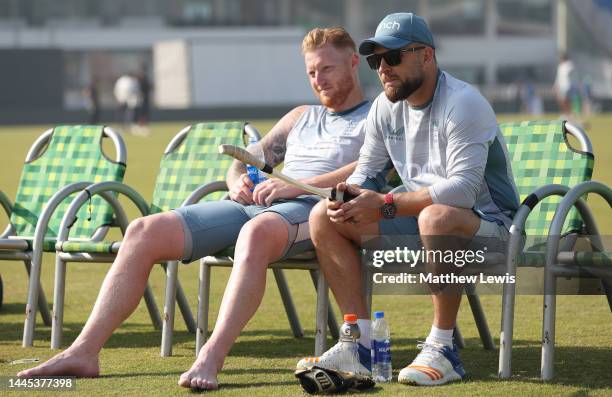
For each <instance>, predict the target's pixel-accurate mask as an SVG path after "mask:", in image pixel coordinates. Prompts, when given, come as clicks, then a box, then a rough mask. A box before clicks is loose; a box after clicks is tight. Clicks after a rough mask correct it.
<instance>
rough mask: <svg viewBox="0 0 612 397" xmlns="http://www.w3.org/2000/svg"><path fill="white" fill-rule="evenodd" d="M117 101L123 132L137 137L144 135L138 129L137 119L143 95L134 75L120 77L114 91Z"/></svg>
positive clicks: (128, 74)
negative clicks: (136, 126)
mask: <svg viewBox="0 0 612 397" xmlns="http://www.w3.org/2000/svg"><path fill="white" fill-rule="evenodd" d="M113 93H114V94H115V99H116V100H117V102H118V104H119V117H120V120H121V123H122V124H123V130H124V131H125V132H128V133H132V134H135V135H142V133H141V131H140V130H139V129H138V128H135V125H136V124H137V120H136V118H137V117H138V114H137V109H138V107H139V106H140V104H141V103H142V94H141V92H140V87H139V83H138V79H137V78H136V75H135V74H134V73H127V74H124V75H123V76H121V77H119V78H118V79H117V81H116V82H115V87H114V89H113Z"/></svg>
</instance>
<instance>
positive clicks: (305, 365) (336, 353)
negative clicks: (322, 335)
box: [296, 341, 372, 378]
mask: <svg viewBox="0 0 612 397" xmlns="http://www.w3.org/2000/svg"><path fill="white" fill-rule="evenodd" d="M357 346H358V349H357V356H358V357H355V350H354V348H355V344H354V343H351V342H342V341H340V342H338V343H336V345H335V346H333V347H332V348H331V349H329V350H328V351H326V352H325V353H323V354H322V355H321V356H319V357H306V358H303V359H301V360H300V361H299V362H298V363H297V366H296V372H297V371H303V370H308V369H312V368H315V367H316V368H321V369H326V370H330V371H335V372H337V373H339V374H340V375H341V376H344V377H349V376H357V377H363V378H371V377H372V357H371V352H370V349H368V348H366V347H364V346H362V345H361V344H360V343H357Z"/></svg>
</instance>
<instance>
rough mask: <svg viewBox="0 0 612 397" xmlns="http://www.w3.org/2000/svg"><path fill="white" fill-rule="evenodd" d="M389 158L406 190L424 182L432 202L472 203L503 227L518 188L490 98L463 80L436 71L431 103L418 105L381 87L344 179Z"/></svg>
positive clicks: (366, 173) (374, 169) (368, 174)
mask: <svg viewBox="0 0 612 397" xmlns="http://www.w3.org/2000/svg"><path fill="white" fill-rule="evenodd" d="M389 159H391V160H392V162H393V165H394V166H395V169H396V170H397V172H398V174H399V176H400V178H401V179H402V182H403V184H404V186H405V187H406V189H407V191H417V190H419V189H421V188H423V187H427V188H428V190H429V194H430V195H431V198H432V200H433V202H434V203H439V204H445V205H449V206H455V207H461V208H471V209H473V210H474V211H475V212H476V213H477V214H478V215H479V216H480V217H481V218H483V219H486V220H488V221H494V222H497V223H499V224H504V225H505V226H506V227H507V228H509V227H510V225H511V223H512V220H511V219H512V216H513V215H514V213H515V212H516V209H517V208H518V205H519V199H518V197H519V196H518V193H517V190H516V186H515V184H514V179H513V177H512V169H511V167H510V160H509V156H508V151H507V148H506V144H505V141H504V138H503V136H502V134H501V131H500V130H499V126H498V124H497V120H496V119H495V113H494V112H493V109H492V108H491V105H489V103H488V102H487V100H486V99H485V98H484V97H483V96H482V95H481V94H480V93H479V92H478V91H477V90H476V89H475V88H474V87H472V86H471V85H469V84H467V83H466V82H463V81H461V80H458V79H456V78H454V77H452V76H451V75H449V74H447V73H445V72H442V73H440V74H439V76H438V81H437V85H436V90H435V93H434V96H433V98H432V101H431V103H429V104H427V105H425V106H424V107H421V108H415V107H411V106H409V105H408V103H407V102H406V101H398V102H396V103H393V102H391V101H389V99H387V97H386V96H385V94H384V92H383V93H381V94H380V95H379V96H378V97H377V98H376V100H375V101H374V104H373V105H372V108H371V110H370V113H369V114H368V118H367V121H366V137H365V143H364V145H363V147H362V148H361V152H360V155H359V163H358V165H357V168H356V170H355V172H354V173H353V175H351V176H350V177H349V179H348V180H347V182H348V183H353V184H358V185H361V184H363V183H364V182H365V181H366V179H367V178H374V177H375V176H376V174H377V173H379V172H380V171H381V170H383V169H384V167H385V165H386V164H387V162H388V161H389Z"/></svg>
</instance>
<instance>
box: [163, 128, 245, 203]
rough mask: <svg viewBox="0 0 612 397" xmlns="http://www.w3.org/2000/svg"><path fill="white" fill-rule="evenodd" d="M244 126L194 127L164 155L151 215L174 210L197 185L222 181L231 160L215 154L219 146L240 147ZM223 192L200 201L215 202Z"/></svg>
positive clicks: (242, 141)
mask: <svg viewBox="0 0 612 397" xmlns="http://www.w3.org/2000/svg"><path fill="white" fill-rule="evenodd" d="M243 131H244V123H242V122H220V123H200V124H194V125H193V126H191V128H190V129H189V131H188V133H187V135H186V136H185V138H184V139H183V141H182V142H181V143H180V144H179V145H178V147H176V148H175V149H174V150H173V151H171V152H170V153H165V154H164V156H163V157H162V160H161V164H160V166H159V173H158V174H157V180H156V182H155V190H154V192H153V201H152V203H151V213H152V214H154V213H158V212H163V211H167V210H170V209H173V208H178V207H180V206H181V205H182V204H183V201H185V199H186V198H187V197H188V196H189V194H191V192H193V191H194V190H195V189H196V188H198V187H199V186H202V185H204V184H206V183H210V182H215V181H224V180H225V174H226V173H227V170H228V169H229V167H230V165H231V164H232V158H231V157H229V156H226V155H222V154H219V151H218V147H219V145H221V144H230V145H236V146H240V147H243V146H244V140H243V133H244V132H243ZM225 194H226V193H225V192H216V193H212V194H209V195H207V196H206V197H204V199H203V200H205V201H215V200H220V199H221V198H222V197H223V196H225Z"/></svg>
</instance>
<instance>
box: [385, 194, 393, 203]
mask: <svg viewBox="0 0 612 397" xmlns="http://www.w3.org/2000/svg"><path fill="white" fill-rule="evenodd" d="M385 204H393V193H387V194H385Z"/></svg>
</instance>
